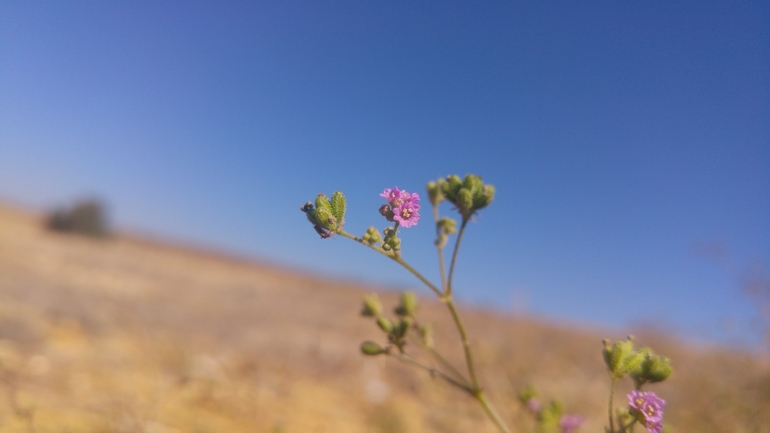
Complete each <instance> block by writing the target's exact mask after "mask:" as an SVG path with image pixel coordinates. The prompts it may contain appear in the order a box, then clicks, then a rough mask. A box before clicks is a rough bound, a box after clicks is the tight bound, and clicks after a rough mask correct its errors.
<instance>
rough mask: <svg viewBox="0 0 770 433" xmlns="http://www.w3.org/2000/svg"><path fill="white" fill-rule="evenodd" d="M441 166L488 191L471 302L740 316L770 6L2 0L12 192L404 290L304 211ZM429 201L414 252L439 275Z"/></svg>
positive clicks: (767, 121) (0, 192) (375, 219)
mask: <svg viewBox="0 0 770 433" xmlns="http://www.w3.org/2000/svg"><path fill="white" fill-rule="evenodd" d="M451 173H457V174H460V175H464V174H465V173H477V174H480V175H482V176H483V177H484V179H485V181H487V182H489V183H492V184H494V185H495V186H496V188H497V197H496V199H495V202H494V203H493V204H492V205H491V206H490V207H489V208H487V209H485V210H484V211H483V212H482V213H481V215H480V216H479V217H478V221H477V223H476V224H473V225H472V226H471V227H470V229H469V230H468V232H467V237H466V238H465V240H464V242H463V245H464V246H463V250H462V251H461V253H460V259H459V263H458V270H457V275H456V287H457V290H458V292H459V293H460V294H461V296H462V297H463V298H464V299H466V300H467V301H470V302H474V303H479V304H484V305H490V306H493V307H495V308H498V309H501V310H504V311H510V310H511V309H516V310H518V311H525V312H528V313H531V314H538V315H544V316H547V317H551V318H558V319H560V320H567V321H578V322H586V323H591V324H595V325H599V326H618V327H621V326H624V325H628V324H633V323H640V322H644V323H653V324H657V325H666V326H669V325H670V326H672V327H673V329H677V330H679V331H681V332H685V333H689V334H692V335H699V336H707V337H709V338H725V333H724V332H721V331H719V329H722V327H723V326H722V325H723V324H724V323H727V322H731V321H732V322H731V323H737V324H738V329H739V330H741V329H744V328H745V327H748V323H749V319H750V318H751V317H752V316H753V315H754V314H755V310H754V308H753V306H752V305H751V303H750V302H749V300H748V298H747V297H745V296H744V295H743V294H742V293H741V290H740V287H739V285H738V284H737V283H736V280H735V277H736V275H738V274H740V272H741V269H743V268H744V267H748V266H749V265H750V264H751V263H755V262H756V263H764V264H765V265H766V266H767V265H768V264H770V3H768V2H766V1H725V2H708V1H705V2H704V1H692V2H617V1H613V2H611V1H598V2H400V1H397V2H352V1H351V2H310V1H307V2H292V1H279V2H278V1H276V2H208V3H203V2H163V1H153V2H101V1H95V2H86V1H82V2H11V1H0V199H2V200H5V201H10V202H15V203H21V204H25V205H27V206H31V207H34V208H38V209H49V208H51V207H53V206H56V205H61V204H67V203H70V202H71V201H72V200H74V199H76V198H78V197H88V196H97V197H101V198H103V199H104V200H105V201H107V202H108V203H109V205H110V210H111V215H112V219H113V220H114V222H115V224H116V225H117V226H118V227H120V228H123V229H131V230H134V231H139V232H144V233H151V234H159V235H162V236H164V237H166V238H171V239H175V240H179V241H185V242H192V243H197V244H202V245H207V246H210V247H213V248H217V249H221V250H226V251H231V252H234V253H236V254H242V255H246V256H251V257H255V258H259V259H264V260H268V261H270V262H273V263H278V264H283V265H286V266H289V267H294V268H297V269H303V270H309V271H314V272H322V273H324V274H328V275H334V276H341V277H345V278H354V279H364V280H367V281H372V282H376V283H380V284H393V285H396V286H399V287H414V288H417V287H419V286H418V284H417V283H418V282H417V281H416V280H415V279H413V278H412V277H411V276H410V275H408V274H407V273H405V272H403V271H402V270H400V269H399V268H398V267H397V265H395V264H394V263H391V262H390V261H388V260H386V259H384V258H382V257H380V256H378V255H376V254H375V253H373V252H371V251H368V250H365V249H364V248H363V247H361V246H360V245H357V244H355V243H353V242H350V241H348V240H346V239H344V238H335V239H330V240H321V239H319V237H318V236H317V235H316V234H315V233H314V231H313V229H312V227H311V226H310V225H309V224H308V223H307V222H306V221H305V219H304V215H303V214H302V212H300V210H299V207H300V205H301V204H302V203H304V202H305V201H307V200H312V199H313V198H314V196H315V195H316V194H317V193H319V192H325V193H327V194H331V192H332V191H334V190H341V191H343V192H344V193H345V194H346V196H347V198H348V203H349V210H348V217H347V225H346V229H347V230H348V231H350V232H353V233H357V234H361V233H363V232H364V231H365V230H366V228H367V227H368V226H370V225H376V226H377V227H379V228H382V227H384V226H385V221H384V220H383V219H382V217H381V216H380V215H379V214H378V213H377V208H378V207H379V206H380V204H381V203H382V201H381V200H382V199H381V198H380V197H379V196H378V194H379V193H380V192H382V190H383V189H384V188H386V187H392V186H394V185H397V186H399V187H400V188H402V189H406V190H408V191H416V192H419V193H423V192H424V188H425V183H426V182H427V181H428V180H431V179H436V178H438V177H439V176H444V175H447V174H451ZM424 205H425V207H424V208H423V214H424V215H425V218H424V219H423V220H422V221H421V222H420V223H419V224H418V225H417V226H416V227H413V228H410V229H408V230H404V231H403V233H402V240H403V245H404V251H403V252H404V257H405V258H406V259H407V260H409V261H411V262H413V263H414V265H415V266H416V267H417V268H419V269H421V270H423V271H424V272H425V273H426V274H427V275H429V276H431V277H432V278H434V279H438V271H437V268H438V266H437V260H436V258H435V253H434V249H433V246H432V238H433V229H432V224H431V223H430V218H429V216H430V209H429V206H428V205H427V201H426V202H425V203H424ZM442 211H443V213H444V214H448V213H450V212H451V210H450V209H449V207H444V208H443V209H442ZM715 245H716V246H719V247H720V248H722V249H723V250H724V249H725V248H726V250H727V251H729V253H728V255H727V256H724V257H728V258H727V259H725V260H724V261H725V262H730V263H732V265H730V266H727V265H724V264H719V263H717V262H716V261H715V260H713V259H709V258H707V257H706V256H707V255H708V254H702V250H704V249H705V250H709V249H711V250H713V246H715ZM699 251H701V252H700V253H699ZM766 269H767V267H766ZM424 293H426V294H427V292H424ZM720 332H721V334H720ZM720 335H721V336H720ZM616 337H620V336H616ZM728 337H729V338H732V337H730V336H729V335H728ZM741 338H742V337H741Z"/></svg>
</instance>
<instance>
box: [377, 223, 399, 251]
mask: <svg viewBox="0 0 770 433" xmlns="http://www.w3.org/2000/svg"><path fill="white" fill-rule="evenodd" d="M382 233H383V234H384V235H385V239H383V241H382V249H383V250H385V251H401V239H400V238H399V237H398V236H397V235H396V229H395V228H393V227H387V228H386V229H385V230H383V231H382Z"/></svg>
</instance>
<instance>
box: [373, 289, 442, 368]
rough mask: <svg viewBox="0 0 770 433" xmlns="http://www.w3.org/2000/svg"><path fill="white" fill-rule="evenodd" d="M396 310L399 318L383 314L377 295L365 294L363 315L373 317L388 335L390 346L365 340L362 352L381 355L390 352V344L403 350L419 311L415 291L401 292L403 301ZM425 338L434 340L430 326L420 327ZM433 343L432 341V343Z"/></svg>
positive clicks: (400, 350)
mask: <svg viewBox="0 0 770 433" xmlns="http://www.w3.org/2000/svg"><path fill="white" fill-rule="evenodd" d="M394 312H395V313H396V315H397V316H398V318H394V319H389V318H387V317H385V316H384V315H383V308H382V303H381V302H380V299H379V298H378V297H377V295H374V294H371V295H366V296H364V306H363V309H362V310H361V315H363V316H366V317H373V318H375V320H376V322H377V326H379V328H380V329H381V330H382V331H383V332H384V333H385V334H386V335H387V336H388V343H389V346H388V347H386V348H383V347H381V346H380V345H379V344H377V343H375V342H373V341H365V342H364V343H362V344H361V352H363V353H364V354H365V355H380V354H386V353H390V345H393V346H395V347H396V348H398V350H399V352H403V349H404V346H405V345H406V337H407V334H409V331H410V330H411V329H412V327H413V325H414V315H415V313H416V312H417V296H415V294H414V293H413V292H404V293H402V294H401V302H400V304H399V305H398V306H397V307H396V308H395V310H394ZM419 331H420V334H421V336H422V338H423V340H425V341H427V340H430V341H431V342H432V340H433V336H432V332H431V331H430V329H429V328H425V327H421V328H420V329H419ZM431 344H432V343H431Z"/></svg>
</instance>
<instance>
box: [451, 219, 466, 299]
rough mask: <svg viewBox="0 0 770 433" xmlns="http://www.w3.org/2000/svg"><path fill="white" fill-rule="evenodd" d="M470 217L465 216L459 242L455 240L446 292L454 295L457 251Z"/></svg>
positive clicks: (458, 237) (458, 238) (458, 236)
mask: <svg viewBox="0 0 770 433" xmlns="http://www.w3.org/2000/svg"><path fill="white" fill-rule="evenodd" d="M468 221H469V220H468V219H467V218H465V217H463V222H462V223H461V224H460V232H459V233H458V234H457V242H455V248H454V252H452V263H451V264H450V265H449V281H448V282H447V286H446V294H447V295H448V296H451V295H452V277H454V273H455V262H457V252H458V251H460V242H462V240H463V233H465V226H466V225H467V224H468Z"/></svg>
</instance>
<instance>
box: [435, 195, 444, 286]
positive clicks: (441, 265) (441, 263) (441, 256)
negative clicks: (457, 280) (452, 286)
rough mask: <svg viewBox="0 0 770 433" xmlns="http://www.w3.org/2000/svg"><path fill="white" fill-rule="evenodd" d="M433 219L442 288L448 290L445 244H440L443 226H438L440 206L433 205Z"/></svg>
mask: <svg viewBox="0 0 770 433" xmlns="http://www.w3.org/2000/svg"><path fill="white" fill-rule="evenodd" d="M433 219H434V220H436V249H437V250H438V264H439V268H440V270H441V289H442V290H443V291H444V293H446V292H447V282H446V269H445V266H444V246H443V245H439V244H438V240H439V238H440V236H441V228H439V226H438V206H435V205H434V206H433Z"/></svg>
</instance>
